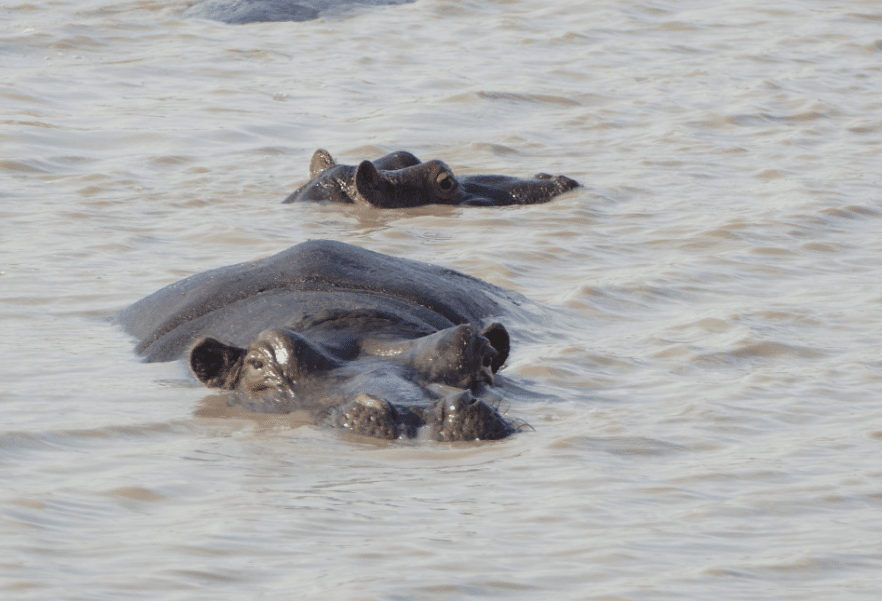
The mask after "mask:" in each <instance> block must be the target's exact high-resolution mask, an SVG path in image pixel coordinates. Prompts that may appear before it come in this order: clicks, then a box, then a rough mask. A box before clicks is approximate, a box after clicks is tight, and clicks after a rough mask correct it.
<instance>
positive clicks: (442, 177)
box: [435, 171, 455, 192]
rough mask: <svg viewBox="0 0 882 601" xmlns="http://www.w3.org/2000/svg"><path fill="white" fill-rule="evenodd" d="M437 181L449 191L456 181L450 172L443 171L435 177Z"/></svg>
mask: <svg viewBox="0 0 882 601" xmlns="http://www.w3.org/2000/svg"><path fill="white" fill-rule="evenodd" d="M435 183H436V184H438V187H439V188H441V189H442V190H444V191H445V192H447V191H448V190H450V189H452V188H453V186H454V183H455V181H454V179H453V178H452V177H451V176H450V174H449V173H446V172H444V171H442V172H441V173H439V174H438V177H436V178H435Z"/></svg>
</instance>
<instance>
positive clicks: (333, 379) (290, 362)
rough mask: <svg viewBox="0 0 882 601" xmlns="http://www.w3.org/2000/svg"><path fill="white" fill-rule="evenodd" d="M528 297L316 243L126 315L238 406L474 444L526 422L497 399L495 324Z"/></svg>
mask: <svg viewBox="0 0 882 601" xmlns="http://www.w3.org/2000/svg"><path fill="white" fill-rule="evenodd" d="M395 160H397V161H399V162H407V157H406V156H403V155H401V156H398V157H397V158H396V159H395ZM529 307H532V304H531V303H530V302H529V300H528V299H526V298H524V297H522V296H520V295H518V294H516V293H514V292H511V291H509V290H504V289H502V288H498V287H496V286H493V285H491V284H489V283H487V282H483V281H481V280H479V279H477V278H473V277H471V276H468V275H466V274H463V273H459V272H457V271H454V270H452V269H447V268H444V267H440V266H437V265H431V264H428V263H421V262H418V261H412V260H409V259H402V258H398V257H392V256H389V255H384V254H381V253H377V252H372V251H369V250H366V249H362V248H358V247H355V246H351V245H348V244H343V243H341V242H333V241H330V240H312V241H309V242H304V243H302V244H298V245H296V246H293V247H291V248H289V249H287V250H285V251H282V252H280V253H278V254H276V255H273V256H270V257H266V258H263V259H259V260H256V261H249V262H247V263H240V264H238V265H229V266H226V267H219V268H217V269H213V270H210V271H207V272H203V273H199V274H195V275H192V276H190V277H188V278H185V279H183V280H181V281H179V282H175V283H173V284H169V285H168V286H166V287H165V288H162V289H161V290H158V291H156V292H154V293H153V294H151V295H149V296H147V297H145V298H143V299H141V300H140V301H138V302H136V303H135V304H133V305H131V306H130V307H128V308H127V309H125V310H124V311H122V312H121V313H120V314H119V316H118V320H119V322H120V323H121V324H123V325H124V327H125V328H126V330H127V331H128V332H130V333H131V334H133V335H134V336H135V337H136V338H137V339H138V344H137V347H136V348H137V352H138V353H139V354H141V355H142V356H144V358H145V359H146V360H147V361H173V360H176V359H186V360H187V362H188V363H189V366H190V368H191V370H192V372H193V373H194V374H195V376H196V377H197V378H198V380H199V381H200V382H202V383H204V384H205V385H206V386H208V387H210V388H215V389H221V390H225V391H229V392H230V394H229V397H228V398H229V400H230V404H231V405H237V406H241V407H243V408H244V409H247V410H251V411H261V412H273V413H288V412H291V411H295V410H296V411H298V412H304V411H305V412H308V413H309V414H310V415H311V416H312V417H313V419H314V421H315V422H316V423H319V424H325V425H330V426H335V427H341V428H347V429H349V430H351V431H353V432H356V433H359V434H365V435H369V436H379V437H381V438H397V437H402V436H403V437H412V436H416V435H420V436H423V435H425V436H427V437H431V438H435V439H437V440H474V439H496V438H500V437H503V436H505V435H507V434H509V433H511V432H514V431H516V429H517V428H516V427H515V426H513V425H512V423H511V422H509V421H507V420H506V419H505V418H504V417H503V416H502V415H500V413H499V411H498V410H497V408H496V407H497V405H499V401H500V399H499V396H497V395H498V392H497V391H499V390H501V389H502V387H501V386H500V384H501V382H500V381H499V380H500V378H499V376H498V374H497V371H498V370H499V369H500V368H501V367H502V365H503V363H505V361H506V358H507V357H508V354H509V348H510V340H509V335H508V332H507V331H506V328H505V327H503V326H502V325H501V324H500V323H499V322H497V321H496V320H497V319H512V320H519V321H521V322H523V321H524V320H527V319H530V318H531V316H533V315H534V314H535V311H534V310H530V309H528V308H529ZM534 309H535V308H534Z"/></svg>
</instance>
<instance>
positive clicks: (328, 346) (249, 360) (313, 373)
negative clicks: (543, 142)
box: [189, 321, 515, 441]
mask: <svg viewBox="0 0 882 601" xmlns="http://www.w3.org/2000/svg"><path fill="white" fill-rule="evenodd" d="M352 326H353V324H352V322H351V321H350V322H349V323H346V325H345V326H344V327H343V328H342V329H345V330H351V329H352ZM334 329H337V330H340V329H341V324H339V323H337V324H335V325H334ZM338 334H339V331H338ZM341 342H342V344H341ZM508 352H509V337H508V333H507V332H506V330H505V328H504V327H503V326H502V325H500V324H498V323H491V324H489V325H486V326H484V327H483V328H478V327H477V326H475V325H473V324H462V325H458V326H454V327H451V328H447V329H444V330H441V331H438V332H435V333H432V334H429V335H426V336H421V337H419V338H414V339H410V340H399V341H395V340H389V339H388V338H386V337H381V338H377V339H370V338H367V339H365V338H362V339H360V340H358V341H354V340H353V339H351V338H350V337H349V336H343V337H342V338H341V337H340V336H330V337H329V336H327V331H326V332H324V334H320V335H319V336H318V337H317V338H310V337H307V336H305V335H303V334H302V333H299V332H297V331H295V330H293V329H288V328H273V329H268V330H264V331H263V332H261V333H260V335H259V336H258V337H257V339H256V340H254V341H253V342H252V343H251V344H250V345H249V346H248V348H240V347H237V346H233V345H227V344H224V343H222V342H220V341H218V340H216V339H214V338H203V339H201V340H199V341H198V342H197V343H196V344H195V345H194V346H193V348H192V350H191V351H190V355H189V364H190V368H191V369H192V371H193V373H194V374H195V375H196V377H197V378H198V379H199V380H200V381H201V382H202V383H204V384H205V385H206V386H209V387H211V388H219V389H223V390H229V391H233V392H234V393H235V396H236V401H235V402H236V404H237V405H241V406H242V407H244V408H246V409H250V410H252V411H263V412H273V413H287V412H290V411H292V410H295V409H298V410H306V411H309V412H311V413H313V414H315V415H316V417H318V418H319V419H320V421H326V422H327V423H329V424H330V425H333V426H337V427H341V428H346V429H348V430H350V431H352V432H354V433H357V434H362V435H366V436H374V437H379V438H386V439H396V438H399V437H413V436H415V435H416V434H417V433H418V432H419V431H420V429H421V428H424V429H425V431H426V432H427V433H428V435H429V436H430V437H432V438H434V439H436V440H442V441H454V440H476V439H477V440H495V439H498V438H502V437H504V436H507V435H508V434H510V433H511V432H513V431H515V428H514V427H513V426H512V424H511V423H509V422H508V421H507V420H506V419H505V418H503V417H502V415H500V413H499V411H498V410H497V408H496V407H495V404H494V400H496V399H495V398H494V397H493V396H492V393H490V389H491V387H492V385H493V382H494V374H495V373H496V371H497V370H498V369H499V368H500V367H501V365H502V364H503V363H504V362H505V359H506V357H507V356H508ZM488 401H489V402H488Z"/></svg>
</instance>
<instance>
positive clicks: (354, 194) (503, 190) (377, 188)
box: [283, 149, 580, 209]
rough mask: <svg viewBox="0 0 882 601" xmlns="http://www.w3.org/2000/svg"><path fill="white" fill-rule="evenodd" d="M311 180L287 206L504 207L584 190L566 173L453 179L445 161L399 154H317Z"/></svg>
mask: <svg viewBox="0 0 882 601" xmlns="http://www.w3.org/2000/svg"><path fill="white" fill-rule="evenodd" d="M309 177H310V178H311V179H310V181H309V182H307V183H306V184H305V185H304V186H302V187H301V188H299V189H297V190H296V191H294V192H293V193H292V194H291V195H290V196H288V198H286V199H285V200H284V201H283V203H294V202H308V201H312V202H329V203H346V204H362V205H369V206H372V207H378V208H384V209H392V208H398V209H400V208H407V207H417V206H422V205H428V204H447V205H472V206H505V205H527V204H541V203H545V202H548V201H550V200H551V199H553V198H554V197H556V196H559V195H561V194H563V193H564V192H569V191H570V190H573V189H575V188H578V187H579V185H580V184H579V182H577V181H575V180H573V179H570V178H569V177H566V176H564V175H557V176H552V175H548V174H547V173H539V174H536V175H535V176H534V177H532V178H519V177H511V176H507V175H461V176H457V175H454V173H453V171H452V170H451V169H450V167H448V166H447V165H446V164H444V163H443V162H441V161H438V160H432V161H427V162H425V163H423V162H421V161H420V160H419V159H418V158H417V157H415V156H414V155H413V154H411V153H409V152H407V151H404V150H399V151H397V152H393V153H391V154H387V155H386V156H384V157H380V158H379V159H376V160H374V161H362V162H361V163H359V164H358V165H340V164H338V163H337V162H336V161H335V160H334V159H333V157H331V155H330V153H328V151H327V150H323V149H319V150H316V151H315V154H313V157H312V161H311V162H310V165H309Z"/></svg>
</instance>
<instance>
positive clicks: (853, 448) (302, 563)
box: [0, 0, 882, 601]
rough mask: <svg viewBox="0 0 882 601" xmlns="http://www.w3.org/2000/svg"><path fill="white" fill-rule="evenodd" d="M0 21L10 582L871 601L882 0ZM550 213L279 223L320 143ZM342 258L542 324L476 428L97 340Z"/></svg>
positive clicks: (439, 211) (305, 217) (115, 339)
mask: <svg viewBox="0 0 882 601" xmlns="http://www.w3.org/2000/svg"><path fill="white" fill-rule="evenodd" d="M187 6H188V4H187V3H186V2H181V1H176V0H171V1H170V2H165V3H160V2H139V1H135V2H118V3H108V0H85V1H83V2H78V3H72V2H67V1H60V0H59V1H42V0H35V1H34V2H29V3H22V4H18V3H9V4H6V5H4V6H2V7H0V60H2V68H0V106H2V111H0V119H2V123H0V262H2V264H0V272H2V274H0V328H2V336H0V337H2V345H3V346H2V347H0V348H2V351H0V352H2V362H0V365H2V367H0V378H2V382H3V386H2V389H0V410H2V414H3V424H2V427H0V539H2V543H0V597H2V598H4V599H25V600H31V599H40V600H43V599H46V600H49V599H52V600H55V599H77V600H79V599H84V600H85V599H88V600H103V599H108V600H110V599H112V600H118V599H132V600H140V599H162V600H179V599H180V600H201V599H205V600H217V599H249V600H276V599H279V600H281V599H317V600H318V599H320V600H329V599H340V600H353V599H366V600H374V599H377V600H390V601H392V600H405V599H408V600H409V599H417V600H440V599H445V600H446V599H462V598H494V599H525V600H534V599H590V600H681V599H701V600H705V599H706V600H719V599H757V600H768V599H792V600H800V601H801V600H805V599H824V600H828V599H868V600H869V599H874V600H875V599H878V598H879V595H880V593H882V462H880V455H882V360H880V348H882V316H880V313H882V192H880V183H882V176H880V172H882V144H880V142H882V8H880V5H879V3H878V2H860V1H850V2H841V3H830V2H817V1H803V2H788V1H785V2H783V3H776V4H774V5H771V4H769V3H765V2H750V1H748V2H740V3H723V4H721V5H717V4H715V3H705V2H689V1H685V2H673V1H664V0H661V1H635V0H625V1H616V2H612V1H608V0H607V1H599V2H590V3H586V2H583V1H582V0H561V1H559V2H553V3H546V2H540V1H538V0H509V1H504V2H503V1H499V2H489V1H488V2H473V1H471V0H418V1H417V2H414V3H412V4H404V5H400V6H386V7H362V8H357V9H354V10H350V11H341V12H339V13H338V14H331V15H326V16H324V17H322V18H320V19H316V20H312V21H304V22H299V23H264V24H252V25H243V26H236V25H227V24H223V23H216V22H210V21H203V20H196V19H185V18H182V17H181V13H182V12H183V10H185V9H186V8H187ZM318 147H324V148H327V149H329V150H330V151H331V152H332V153H333V154H335V156H337V157H338V158H340V159H342V160H344V161H357V160H360V159H361V158H364V157H371V156H378V155H379V154H383V153H385V152H388V151H392V150H396V149H399V148H403V149H407V150H410V151H412V152H414V153H416V154H417V155H418V156H420V157H421V158H424V159H429V158H439V159H442V160H445V161H446V162H447V163H448V164H450V165H451V166H452V167H453V168H454V169H457V170H459V171H461V172H471V173H474V172H488V173H505V174H510V175H528V174H533V173H535V172H537V171H549V172H554V173H563V174H566V175H569V176H571V177H574V178H576V179H578V180H579V181H581V182H582V183H583V184H584V187H583V188H581V189H580V190H578V191H575V192H573V193H570V194H568V195H566V196H563V197H561V198H559V199H558V200H555V201H554V202H552V203H550V204H548V205H543V206H532V207H508V208H501V209H476V208H449V207H448V208H445V207H426V208H421V209H415V210H398V211H377V210H363V209H356V208H351V207H344V208H339V207H329V206H291V205H281V204H279V203H280V201H281V200H282V199H284V198H285V197H286V196H287V195H288V194H289V193H290V192H291V191H292V190H293V189H294V188H295V187H296V186H297V185H298V184H299V183H301V182H302V181H303V180H304V179H305V178H306V173H307V167H308V162H309V158H310V156H311V155H312V152H313V151H314V150H315V149H316V148H318ZM311 238H330V239H334V240H341V241H344V242H348V243H351V244H356V245H359V246H362V247H365V248H370V249H373V250H378V251H382V252H386V253H389V254H393V255H396V256H402V257H409V258H413V259H418V260H424V261H429V262H433V263H437V264H440V265H445V266H448V267H451V268H455V269H458V270H461V271H464V272H466V273H469V274H472V275H475V276H478V277H480V278H483V279H485V280H488V281H490V282H492V283H494V284H497V285H500V286H504V287H508V288H511V289H514V290H517V291H519V292H521V293H523V294H525V295H527V296H528V297H530V298H531V299H533V300H535V301H537V302H538V303H540V304H541V305H542V306H543V307H544V309H543V310H542V311H540V312H537V314H536V316H535V321H534V322H532V323H520V324H515V327H514V328H512V329H513V332H512V333H513V338H514V345H515V347H514V350H513V354H512V356H511V358H510V361H509V363H508V365H507V367H506V368H505V369H504V371H503V373H504V374H505V376H506V377H507V379H508V380H509V381H510V382H511V383H512V386H513V390H512V394H510V395H508V401H507V402H508V403H509V406H508V412H509V414H510V415H512V416H513V417H517V418H519V419H523V420H525V421H527V422H529V423H530V424H531V425H532V426H533V427H534V428H535V430H534V431H528V432H525V433H523V434H519V435H517V436H514V437H512V438H509V439H507V440H504V441H500V442H494V443H486V444H459V445H442V444H434V443H425V442H421V443H394V444H375V443H368V442H365V441H363V440H353V439H347V438H345V437H343V436H341V435H340V434H339V433H337V432H335V431H332V430H327V429H321V428H317V427H313V426H310V425H304V424H303V423H301V422H300V421H298V419H297V417H296V416H274V417H273V416H270V417H267V416H257V415H253V414H247V413H242V412H239V413H236V412H230V411H224V410H223V402H222V400H219V399H218V398H217V397H214V396H211V395H210V394H209V393H208V391H207V390H206V389H203V388H201V387H199V386H197V385H196V383H195V381H194V380H193V379H192V378H191V377H190V376H189V375H188V374H187V372H186V370H185V368H184V367H183V366H182V365H181V364H178V363H169V364H149V365H148V364H143V363H140V362H139V361H138V360H137V358H136V357H135V356H134V354H133V352H132V346H133V345H132V340H131V339H129V338H128V336H127V335H125V334H124V333H123V332H122V331H121V330H120V329H118V328H117V327H115V326H113V325H112V324H110V323H109V322H108V320H107V319H108V317H109V316H111V315H113V314H114V313H115V312H117V311H119V310H120V309H122V308H123V307H125V306H127V305H128V304H130V303H132V302H134V301H136V300H138V299H140V298H141V297H143V296H145V295H147V294H149V293H151V292H153V291H155V290H156V289H158V288H160V287H161V286H164V285H166V284H168V283H171V282H173V281H176V280H178V279H180V278H182V277H185V276H187V275H191V274H193V273H197V272H200V271H204V270H206V269H209V268H213V267H218V266H221V265H227V264H231V263H238V262H242V261H246V260H249V259H255V258H259V257H263V256H267V255H270V254H273V253H276V252H278V251H280V250H282V249H285V248H287V247H289V246H291V245H293V244H296V243H298V242H302V241H304V240H307V239H311Z"/></svg>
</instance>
